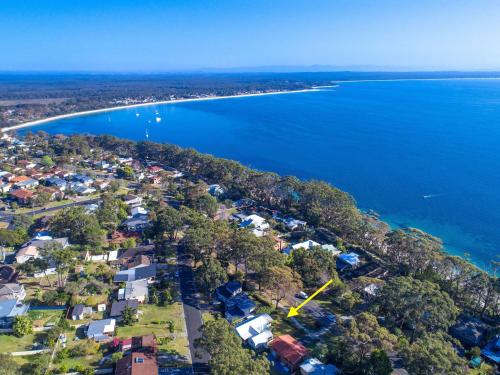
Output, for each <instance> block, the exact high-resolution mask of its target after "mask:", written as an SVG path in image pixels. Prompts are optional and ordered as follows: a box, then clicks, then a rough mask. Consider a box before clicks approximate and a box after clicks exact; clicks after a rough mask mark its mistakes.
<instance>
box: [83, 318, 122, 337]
mask: <svg viewBox="0 0 500 375" xmlns="http://www.w3.org/2000/svg"><path fill="white" fill-rule="evenodd" d="M115 326H116V320H115V319H102V320H94V321H92V322H90V323H89V325H88V327H87V338H89V339H93V340H94V341H97V342H99V341H106V340H108V339H110V338H111V336H113V334H114V333H115Z"/></svg>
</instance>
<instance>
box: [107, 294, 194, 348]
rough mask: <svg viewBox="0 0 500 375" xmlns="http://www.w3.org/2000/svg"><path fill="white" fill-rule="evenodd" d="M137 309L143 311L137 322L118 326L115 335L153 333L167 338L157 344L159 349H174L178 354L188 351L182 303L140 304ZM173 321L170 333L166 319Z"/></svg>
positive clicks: (125, 336)
mask: <svg viewBox="0 0 500 375" xmlns="http://www.w3.org/2000/svg"><path fill="white" fill-rule="evenodd" d="M139 310H140V311H142V312H143V314H142V316H141V317H140V319H139V322H138V323H136V324H134V325H133V326H126V327H122V326H118V328H117V334H116V336H117V337H119V338H127V337H132V336H140V335H147V334H150V333H154V334H155V335H156V337H158V338H160V339H162V338H168V339H166V340H165V343H163V344H162V345H159V347H158V348H159V349H160V350H166V351H176V352H178V353H179V354H180V355H186V354H187V353H188V352H189V344H188V341H187V337H185V335H184V315H183V312H182V304H181V303H178V302H177V303H174V304H173V305H170V306H155V305H141V306H140V307H139ZM167 320H171V321H173V322H174V325H175V327H174V332H173V333H170V331H169V330H168V328H167V325H166V323H165V322H166V321H167Z"/></svg>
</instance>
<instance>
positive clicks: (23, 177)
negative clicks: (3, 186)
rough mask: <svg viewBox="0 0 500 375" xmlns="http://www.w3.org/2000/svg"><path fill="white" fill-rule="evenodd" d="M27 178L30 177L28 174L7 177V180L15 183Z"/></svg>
mask: <svg viewBox="0 0 500 375" xmlns="http://www.w3.org/2000/svg"><path fill="white" fill-rule="evenodd" d="M29 179H30V178H29V177H28V176H12V177H11V178H9V182H10V183H12V184H14V185H16V184H18V183H19V182H23V181H26V180H29Z"/></svg>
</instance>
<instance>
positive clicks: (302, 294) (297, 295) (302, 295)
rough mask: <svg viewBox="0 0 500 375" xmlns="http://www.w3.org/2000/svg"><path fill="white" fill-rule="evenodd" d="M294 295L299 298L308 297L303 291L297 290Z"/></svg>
mask: <svg viewBox="0 0 500 375" xmlns="http://www.w3.org/2000/svg"><path fill="white" fill-rule="evenodd" d="M295 297H297V298H300V299H308V298H309V296H308V295H307V294H306V293H305V292H302V291H301V292H298V293H297V294H296V295H295Z"/></svg>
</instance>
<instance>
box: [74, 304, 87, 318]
mask: <svg viewBox="0 0 500 375" xmlns="http://www.w3.org/2000/svg"><path fill="white" fill-rule="evenodd" d="M90 315H92V307H91V306H85V305H82V304H81V303H79V304H77V305H75V307H73V311H72V312H71V319H72V320H82V319H85V316H90Z"/></svg>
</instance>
